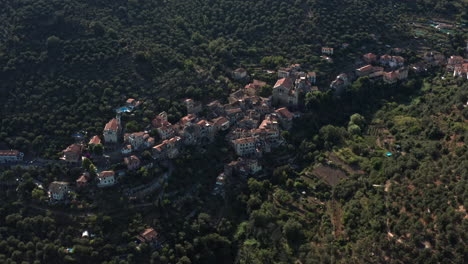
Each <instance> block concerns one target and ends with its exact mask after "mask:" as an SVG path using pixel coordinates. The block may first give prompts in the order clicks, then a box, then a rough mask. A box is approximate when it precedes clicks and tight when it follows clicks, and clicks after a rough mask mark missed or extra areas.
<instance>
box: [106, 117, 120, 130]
mask: <svg viewBox="0 0 468 264" xmlns="http://www.w3.org/2000/svg"><path fill="white" fill-rule="evenodd" d="M104 130H111V131H117V130H119V122H117V119H116V118H112V119H111V121H109V122H108V123H107V124H106V126H105V127H104Z"/></svg>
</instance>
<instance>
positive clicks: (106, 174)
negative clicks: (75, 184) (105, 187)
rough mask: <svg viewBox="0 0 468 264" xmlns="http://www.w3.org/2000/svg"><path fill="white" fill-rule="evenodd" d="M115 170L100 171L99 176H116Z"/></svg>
mask: <svg viewBox="0 0 468 264" xmlns="http://www.w3.org/2000/svg"><path fill="white" fill-rule="evenodd" d="M114 175H115V172H114V171H102V172H101V173H99V175H98V176H97V177H98V178H107V177H114Z"/></svg>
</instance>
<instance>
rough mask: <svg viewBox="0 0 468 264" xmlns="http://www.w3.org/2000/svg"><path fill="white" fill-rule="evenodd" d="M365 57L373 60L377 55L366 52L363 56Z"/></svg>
mask: <svg viewBox="0 0 468 264" xmlns="http://www.w3.org/2000/svg"><path fill="white" fill-rule="evenodd" d="M363 57H364V58H365V59H367V60H375V59H377V55H375V54H374V53H367V54H364V56H363Z"/></svg>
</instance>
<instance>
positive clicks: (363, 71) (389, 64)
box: [330, 53, 408, 95]
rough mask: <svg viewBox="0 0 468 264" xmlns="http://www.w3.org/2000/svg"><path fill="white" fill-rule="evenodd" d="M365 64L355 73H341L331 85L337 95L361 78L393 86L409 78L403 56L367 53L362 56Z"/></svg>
mask: <svg viewBox="0 0 468 264" xmlns="http://www.w3.org/2000/svg"><path fill="white" fill-rule="evenodd" d="M362 61H363V64H361V66H360V67H358V68H357V69H356V70H355V72H353V73H349V74H348V73H341V74H339V75H338V76H337V77H336V79H335V80H333V81H332V82H331V84H330V89H333V90H334V91H335V93H336V94H337V95H339V94H342V93H343V92H344V90H345V89H346V87H348V86H349V85H351V83H352V81H353V80H354V79H356V78H359V77H369V78H370V79H371V80H373V81H378V80H382V81H383V82H384V83H387V84H393V83H396V82H398V81H402V80H405V79H407V78H408V68H407V67H405V59H404V58H403V57H401V56H391V55H387V54H385V55H382V56H378V55H376V54H373V53H367V54H364V55H363V56H362Z"/></svg>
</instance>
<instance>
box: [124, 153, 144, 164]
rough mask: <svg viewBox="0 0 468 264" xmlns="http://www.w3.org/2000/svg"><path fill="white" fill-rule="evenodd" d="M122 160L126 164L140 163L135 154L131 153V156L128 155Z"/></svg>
mask: <svg viewBox="0 0 468 264" xmlns="http://www.w3.org/2000/svg"><path fill="white" fill-rule="evenodd" d="M124 162H125V164H127V165H128V164H132V163H140V159H139V158H138V157H137V156H135V155H132V156H130V157H126V158H124Z"/></svg>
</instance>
